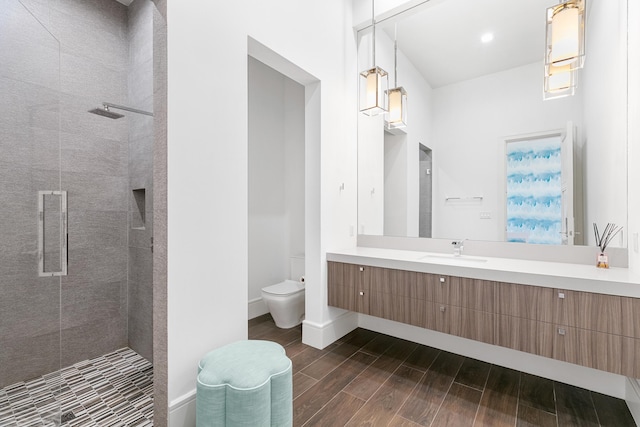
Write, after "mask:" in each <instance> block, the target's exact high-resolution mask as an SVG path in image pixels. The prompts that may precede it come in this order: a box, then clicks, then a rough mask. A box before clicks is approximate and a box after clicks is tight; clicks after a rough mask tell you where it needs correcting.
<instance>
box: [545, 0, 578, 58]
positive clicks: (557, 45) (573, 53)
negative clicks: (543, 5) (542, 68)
mask: <svg viewBox="0 0 640 427" xmlns="http://www.w3.org/2000/svg"><path fill="white" fill-rule="evenodd" d="M585 2H586V0H569V1H566V2H564V3H561V4H558V5H556V6H552V7H550V8H548V9H547V52H546V55H545V65H547V66H555V67H560V66H563V65H568V64H571V66H572V67H573V68H574V69H577V68H582V66H583V65H584V56H585V55H584V47H585V34H584V32H585V16H586V14H585Z"/></svg>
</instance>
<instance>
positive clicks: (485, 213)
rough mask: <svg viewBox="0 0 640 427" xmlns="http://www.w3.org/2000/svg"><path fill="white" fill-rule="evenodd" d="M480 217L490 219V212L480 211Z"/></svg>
mask: <svg viewBox="0 0 640 427" xmlns="http://www.w3.org/2000/svg"><path fill="white" fill-rule="evenodd" d="M480 219H491V212H480Z"/></svg>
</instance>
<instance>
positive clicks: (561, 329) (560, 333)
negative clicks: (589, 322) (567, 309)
mask: <svg viewBox="0 0 640 427" xmlns="http://www.w3.org/2000/svg"><path fill="white" fill-rule="evenodd" d="M566 333H567V331H566V330H564V328H558V335H563V336H564V335H565V334H566Z"/></svg>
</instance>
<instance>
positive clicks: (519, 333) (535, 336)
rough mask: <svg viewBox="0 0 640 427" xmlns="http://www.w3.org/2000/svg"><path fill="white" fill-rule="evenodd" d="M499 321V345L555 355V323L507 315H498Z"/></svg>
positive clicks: (540, 354) (539, 353)
mask: <svg viewBox="0 0 640 427" xmlns="http://www.w3.org/2000/svg"><path fill="white" fill-rule="evenodd" d="M497 323H498V325H497V329H498V341H497V344H498V345H499V346H501V347H507V348H511V349H513V350H519V351H524V352H527V353H532V354H537V355H538V356H544V357H553V339H554V337H553V331H554V326H553V324H551V323H547V322H539V321H536V320H531V319H525V318H521V317H513V316H507V315H498V316H497Z"/></svg>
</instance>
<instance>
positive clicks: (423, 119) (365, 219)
mask: <svg viewBox="0 0 640 427" xmlns="http://www.w3.org/2000/svg"><path fill="white" fill-rule="evenodd" d="M364 33H366V34H363V35H361V40H360V48H359V51H358V70H360V71H361V70H364V69H366V68H367V67H370V66H371V65H372V62H371V61H372V58H371V50H372V49H371V42H372V37H371V33H370V32H364ZM393 44H394V42H393V39H392V38H390V37H389V36H388V35H387V33H386V32H385V31H383V30H382V29H378V30H377V31H376V63H377V65H378V66H379V67H381V68H382V69H384V70H385V71H387V72H388V73H389V88H393V87H394V80H395V75H394V56H393V55H394V52H393ZM397 70H398V78H397V82H398V86H402V87H404V89H405V90H406V91H407V99H408V102H407V104H408V118H407V127H406V128H404V129H403V130H404V131H405V132H406V134H404V135H395V136H394V135H389V134H385V132H384V120H383V117H382V116H376V117H368V116H365V115H363V114H360V117H359V119H358V123H359V124H358V132H359V134H358V147H359V149H358V184H359V189H358V197H359V203H360V205H359V206H360V208H359V215H360V218H359V219H360V224H361V225H363V224H364V227H361V228H360V230H359V232H360V233H361V234H370V235H382V234H384V235H388V236H409V237H411V236H415V237H417V236H418V234H419V225H420V223H419V212H420V182H419V176H418V174H419V160H420V156H419V144H423V145H425V146H427V147H429V148H432V140H431V138H430V137H429V133H430V132H431V128H432V111H431V109H432V104H431V99H432V95H431V93H432V89H431V87H430V86H429V84H428V83H427V82H426V81H425V79H424V78H423V77H422V75H421V74H420V72H419V71H418V70H417V69H416V68H415V66H414V65H413V64H412V63H411V62H410V61H409V60H408V59H407V57H406V56H405V55H404V53H402V46H398V66H397ZM402 186H403V187H402ZM373 188H375V189H376V191H375V194H373V195H372V194H371V190H372V189H373ZM382 189H384V190H383V191H381V190H382ZM389 190H391V191H389ZM392 211H393V216H389V215H387V214H388V213H390V212H392ZM363 230H364V231H363Z"/></svg>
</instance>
